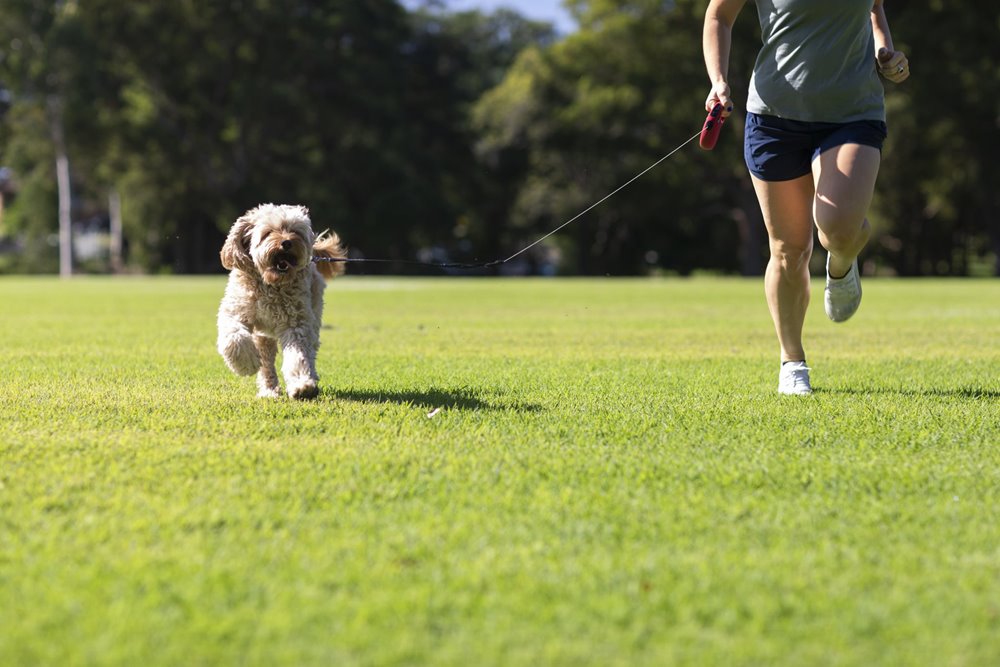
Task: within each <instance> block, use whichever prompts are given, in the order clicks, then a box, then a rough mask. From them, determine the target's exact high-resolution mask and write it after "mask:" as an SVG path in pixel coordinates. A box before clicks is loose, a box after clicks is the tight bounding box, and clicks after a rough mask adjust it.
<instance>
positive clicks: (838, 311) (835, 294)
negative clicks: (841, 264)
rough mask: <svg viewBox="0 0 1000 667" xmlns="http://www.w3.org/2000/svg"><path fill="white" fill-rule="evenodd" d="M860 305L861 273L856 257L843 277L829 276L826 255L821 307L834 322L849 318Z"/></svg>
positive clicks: (828, 262) (828, 258) (828, 264)
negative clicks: (824, 282) (824, 283)
mask: <svg viewBox="0 0 1000 667" xmlns="http://www.w3.org/2000/svg"><path fill="white" fill-rule="evenodd" d="M860 305H861V274H860V272H859V271H858V260H857V258H855V259H854V261H853V262H852V263H851V268H850V270H849V271H848V272H847V275H846V276H844V277H843V278H833V277H831V276H830V256H829V255H827V256H826V290H825V291H824V292H823V307H824V308H825V309H826V316H827V317H829V318H830V319H831V320H833V321H834V322H846V321H847V320H849V319H851V315H853V314H854V313H855V312H857V310H858V306H860Z"/></svg>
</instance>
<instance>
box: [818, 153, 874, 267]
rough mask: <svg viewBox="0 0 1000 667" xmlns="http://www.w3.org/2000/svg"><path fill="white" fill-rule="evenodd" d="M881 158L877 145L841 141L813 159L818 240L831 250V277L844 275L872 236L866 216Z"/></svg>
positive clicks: (828, 250)
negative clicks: (842, 142) (874, 146)
mask: <svg viewBox="0 0 1000 667" xmlns="http://www.w3.org/2000/svg"><path fill="white" fill-rule="evenodd" d="M881 158H882V154H881V153H880V152H879V150H878V149H877V148H873V147H871V146H863V145H860V144H842V145H840V146H836V147H834V148H831V149H829V150H827V151H825V152H823V153H821V154H820V155H819V156H818V157H817V158H816V159H815V160H813V162H812V172H813V173H812V177H813V182H814V183H815V188H816V198H815V201H814V202H813V216H814V218H815V219H816V228H817V229H818V230H819V241H820V243H821V244H822V245H823V247H824V248H826V250H827V252H829V253H830V259H829V273H830V277H831V278H840V277H843V276H844V275H846V274H847V272H848V271H850V269H851V264H852V263H853V262H854V260H855V259H856V258H857V256H858V254H859V253H860V252H861V250H862V248H864V247H865V244H866V243H867V242H868V237H869V236H871V226H870V225H869V224H868V219H867V218H866V217H865V216H866V215H867V213H868V207H869V206H870V205H871V203H872V195H873V194H874V192H875V177H876V176H877V175H878V168H879V163H880V161H881Z"/></svg>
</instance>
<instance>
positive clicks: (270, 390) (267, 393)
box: [257, 387, 281, 398]
mask: <svg viewBox="0 0 1000 667" xmlns="http://www.w3.org/2000/svg"><path fill="white" fill-rule="evenodd" d="M257 398H281V391H280V390H279V389H278V388H277V387H261V388H259V389H258V390H257Z"/></svg>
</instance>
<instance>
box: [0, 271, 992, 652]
mask: <svg viewBox="0 0 1000 667" xmlns="http://www.w3.org/2000/svg"><path fill="white" fill-rule="evenodd" d="M223 280H224V279H223V278H199V279H129V280H112V279H82V280H73V281H68V282H60V281H57V280H50V279H34V280H28V279H13V278H6V279H2V280H0V297H2V300H3V303H4V305H5V314H4V316H3V318H2V319H0V334H2V340H3V345H2V346H0V364H2V368H3V374H2V376H0V377H2V379H3V382H2V383H0V409H2V419H0V664H4V665H6V664H11V665H29V664H53V665H55V664H59V665H64V664H121V665H132V664H144V665H157V664H163V665H176V664H237V663H238V664H255V665H276V664H289V665H291V664H295V665H302V664H337V665H351V664H359V665H360V664H435V665H440V664H444V665H473V664H475V665H490V664H498V665H500V664H502V665H519V664H524V665H538V664H565V665H580V664H593V665H609V664H620V665H635V664H650V665H663V664H689V665H705V664H725V665H740V664H747V665H750V664H786V665H806V664H808V665H817V664H837V665H841V664H849V665H871V664H893V665H896V664H934V665H937V664H955V665H985V664H996V663H997V662H998V661H1000V516H998V515H1000V450H998V444H1000V348H998V346H997V340H998V339H1000V281H952V282H948V281H930V280H924V281H878V280H870V281H867V282H866V284H865V301H864V304H863V306H862V310H861V311H860V312H859V314H858V315H857V316H856V318H855V319H854V320H852V321H851V322H849V323H847V324H843V325H833V324H831V323H829V322H827V321H826V320H825V317H824V316H823V314H822V308H821V306H820V305H819V299H818V298H816V299H815V301H816V304H814V307H813V310H812V312H811V313H810V316H809V320H808V323H807V333H806V338H807V351H808V354H809V363H810V365H811V366H812V368H813V384H814V387H815V388H816V390H817V391H816V393H815V394H814V395H813V396H811V397H806V398H793V397H781V396H778V395H777V394H776V392H775V388H776V384H777V349H776V344H775V341H774V335H773V330H772V328H771V323H770V320H769V318H768V316H767V312H766V307H765V305H764V303H763V296H762V293H761V286H760V283H759V281H756V280H749V281H745V280H709V279H705V280H692V281H687V280H663V281H645V280H553V281H534V280H506V281H500V280H479V279H456V278H441V279H426V280H412V279H410V280H405V279H392V280H390V279H362V278H348V279H343V280H338V281H336V282H335V283H334V285H333V286H332V287H331V288H330V290H329V291H328V295H327V297H328V298H327V308H328V317H327V327H326V328H325V329H324V331H323V336H322V337H323V347H322V349H321V351H320V358H319V363H318V365H319V369H320V373H321V375H322V386H323V391H322V394H321V396H320V398H319V399H318V400H316V401H313V402H308V403H296V402H291V401H288V400H282V401H262V400H260V399H257V398H255V396H254V394H255V388H254V385H253V381H252V380H251V379H248V378H237V377H234V376H232V375H231V374H229V372H228V371H227V370H226V368H225V366H224V364H223V362H222V360H221V359H220V358H219V357H218V355H217V354H216V352H215V349H214V339H215V331H214V325H215V311H216V307H217V305H218V300H219V298H221V294H222V287H223ZM816 289H817V290H818V289H819V286H817V287H816ZM816 296H818V291H817V295H816Z"/></svg>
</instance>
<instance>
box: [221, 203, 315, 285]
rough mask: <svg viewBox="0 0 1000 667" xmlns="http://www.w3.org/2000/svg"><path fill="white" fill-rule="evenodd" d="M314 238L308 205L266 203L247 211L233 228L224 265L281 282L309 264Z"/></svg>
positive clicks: (228, 239)
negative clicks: (306, 207) (305, 206)
mask: <svg viewBox="0 0 1000 667" xmlns="http://www.w3.org/2000/svg"><path fill="white" fill-rule="evenodd" d="M314 240H315V235H314V234H313V231H312V224H311V223H310V221H309V212H308V211H307V210H306V209H305V208H304V207H302V206H276V205H274V204H262V205H261V206H258V207H257V208H255V209H251V210H250V211H247V212H246V213H245V214H244V215H243V216H241V217H240V219H239V220H237V221H236V223H235V224H234V225H233V228H232V229H231V230H230V231H229V238H227V239H226V243H225V245H224V246H223V247H222V253H221V257H222V265H223V266H225V267H226V268H227V269H233V268H238V269H241V270H243V271H246V272H256V273H257V274H258V275H259V276H260V277H261V279H262V280H263V281H264V282H265V283H267V284H268V285H277V284H280V283H283V282H287V281H290V280H292V279H293V278H294V277H295V276H296V275H297V274H298V273H299V272H300V271H302V270H303V269H306V268H308V267H309V264H310V262H311V260H312V246H313V241H314Z"/></svg>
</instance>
